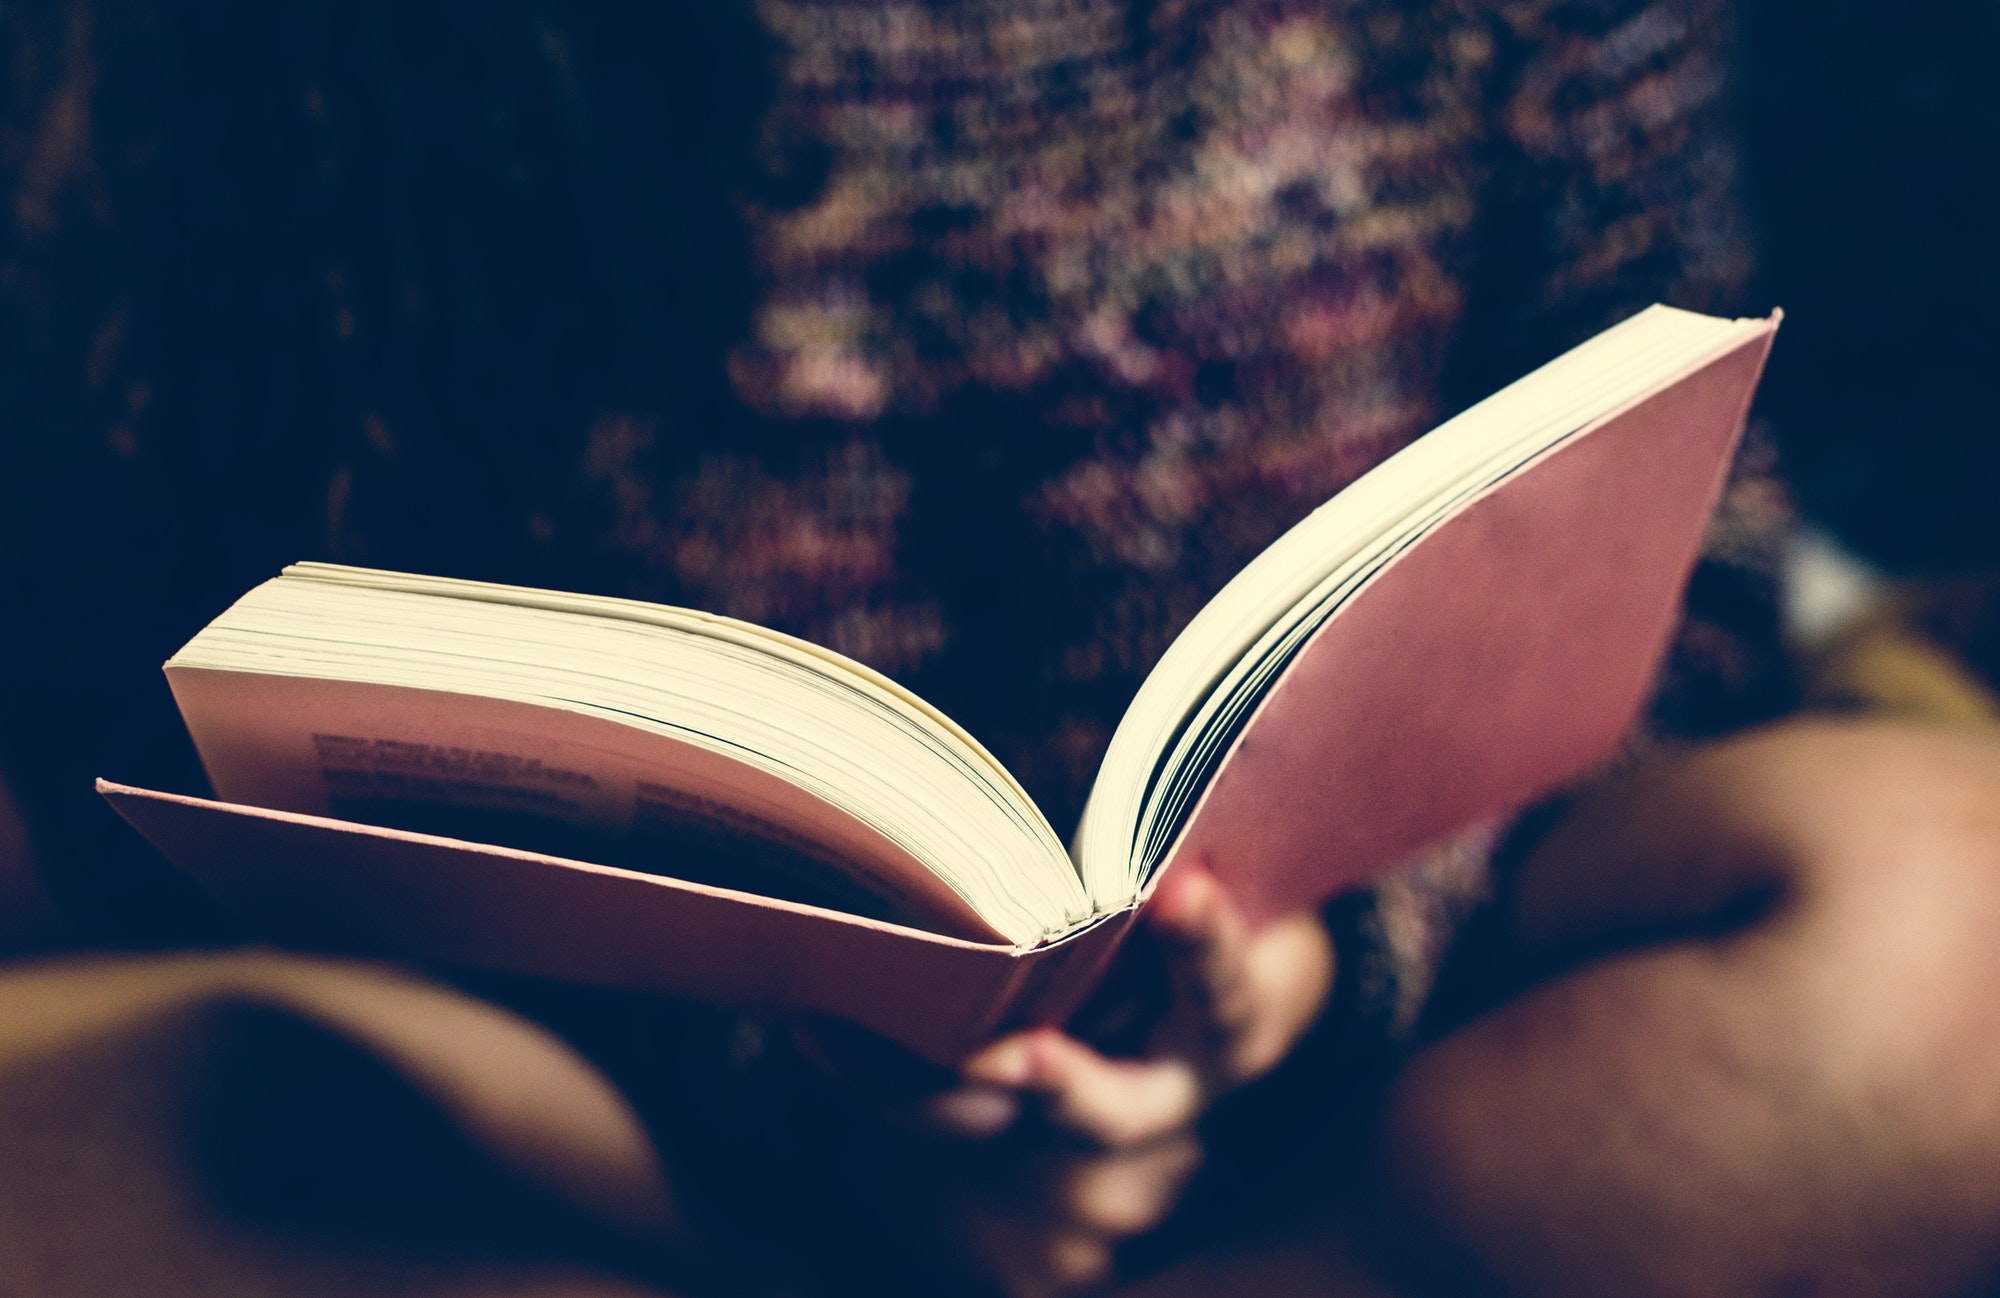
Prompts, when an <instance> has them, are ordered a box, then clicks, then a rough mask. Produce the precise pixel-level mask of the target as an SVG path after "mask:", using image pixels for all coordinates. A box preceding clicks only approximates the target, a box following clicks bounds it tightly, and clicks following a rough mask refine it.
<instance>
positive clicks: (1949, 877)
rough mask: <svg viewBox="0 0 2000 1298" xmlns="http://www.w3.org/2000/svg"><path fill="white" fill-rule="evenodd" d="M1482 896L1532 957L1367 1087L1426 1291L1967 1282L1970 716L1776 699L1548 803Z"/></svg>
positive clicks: (1998, 956)
mask: <svg viewBox="0 0 2000 1298" xmlns="http://www.w3.org/2000/svg"><path fill="white" fill-rule="evenodd" d="M1509 920H1510V926H1511V938H1512V943H1511V946H1512V952H1511V954H1512V957H1513V959H1514V960H1515V961H1516V962H1517V965H1518V966H1519V967H1520V968H1523V969H1528V970H1533V971H1539V972H1540V973H1541V974H1542V975H1544V978H1543V981H1541V982H1540V983H1539V984H1538V985H1536V986H1534V987H1532V988H1531V989H1530V990H1528V991H1527V992H1525V994H1522V995H1519V996H1518V997H1516V998H1514V999H1512V1000H1510V1001H1509V1002H1508V1003H1506V1004H1504V1005H1502V1006H1501V1007H1499V1008H1498V1009H1496V1010H1494V1011H1492V1012H1490V1013H1488V1014H1486V1015H1484V1016H1482V1017H1480V1018H1478V1019H1475V1020H1474V1021H1472V1022H1471V1023H1469V1024H1467V1025H1466V1026H1465V1027H1463V1028H1461V1029H1460V1030H1458V1031H1456V1032H1454V1033H1452V1034H1451V1035H1449V1036H1447V1037H1445V1038H1444V1039H1443V1040H1441V1041H1439V1042H1438V1043H1436V1044H1435V1045H1433V1046H1431V1047H1430V1048H1428V1049H1427V1050H1425V1051H1424V1052H1422V1053H1421V1054H1419V1055H1418V1056H1417V1058H1416V1059H1415V1060H1413V1061H1412V1063H1411V1065H1410V1067H1409V1068H1408V1069H1407V1071H1406V1072H1405V1073H1404V1075H1403V1076H1402V1077H1401V1078H1400V1080H1399V1081H1398V1083H1397V1085H1396V1091H1395V1094H1394V1097H1393V1101H1392V1104H1391V1106H1390V1110H1389V1113H1390V1121H1389V1125H1388V1129H1387V1148H1388V1150H1389V1166H1390V1171H1391V1173H1392V1175H1393V1177H1394V1180H1395V1182H1396V1183H1397V1184H1399V1185H1400V1187H1401V1190H1402V1194H1401V1195H1400V1197H1399V1198H1398V1199H1397V1208H1396V1210H1395V1211H1394V1213H1393V1214H1392V1216H1393V1217H1394V1218H1396V1219H1399V1220H1401V1221H1404V1222H1413V1223H1418V1226H1417V1227H1416V1229H1418V1230H1420V1231H1421V1232H1422V1234H1423V1247H1424V1250H1425V1252H1426V1253H1427V1254H1428V1255H1429V1256H1431V1257H1433V1258H1434V1257H1436V1256H1438V1255H1439V1254H1440V1252H1441V1251H1443V1250H1442V1249H1441V1245H1442V1244H1443V1243H1445V1242H1447V1241H1450V1242H1455V1243H1456V1244H1457V1245H1458V1246H1459V1248H1460V1249H1461V1250H1462V1257H1463V1259H1464V1262H1465V1264H1466V1269H1467V1270H1469V1271H1470V1272H1471V1273H1472V1274H1471V1275H1465V1274H1460V1275H1457V1276H1453V1277H1448V1279H1449V1281H1450V1285H1451V1291H1452V1292H1476V1291H1481V1288H1482V1282H1484V1283H1493V1284H1496V1285H1497V1287H1499V1288H1501V1289H1504V1290H1505V1291H1506V1292H1510V1293H1522V1294H1540V1293H1552V1294H1564V1295H1569V1294H1578V1295H1583V1294H1598V1293H1605V1294H1610V1293H1617V1294H1645V1295H1665V1294H1690V1295H1692V1294H1717V1293H1768V1294H1781V1293H1782V1294H1805V1293H1812V1294H1822V1295H1829V1296H1830V1295H1834V1294H1883V1295H1887V1294H1897V1295H1923V1294H1940V1295H1941V1294H1954V1293H1960V1292H1973V1291H1978V1292H1985V1289H1984V1288H1983V1287H1981V1286H1984V1285H1990V1284H1992V1283H1993V1282H1994V1280H1995V1279H1996V1276H1995V1274H1994V1270H1995V1267H1996V1262H1995V1259H1996V1258H2000V1102H1996V1100H1995V1098H1994V1097H1996V1096H2000V1008H1996V1007H2000V943H1996V942H1995V940H1994V934H1995V933H1996V932H2000V738H1996V737H1994V736H1993V735H1991V734H1982V733H1980V732H1976V731H1970V730H1966V731H1951V730H1944V729H1922V728H1918V727H1915V726H1906V725H1887V724H1880V723H1867V724H1852V723H1850V724H1832V723H1826V722H1802V723H1793V724H1789V725H1785V726H1780V727H1774V728H1773V729H1771V730H1768V731H1765V732H1763V733H1761V734H1756V735H1751V736H1747V737H1744V738H1741V739H1737V740H1733V741H1730V742H1727V743H1723V744H1718V745H1715V746H1712V747H1709V748H1707V749H1704V750H1699V751H1697V752H1694V753H1692V754H1689V755H1687V756H1684V757H1682V758H1679V759H1676V760H1674V761H1671V762H1667V763H1663V764H1661V765H1660V766H1659V767H1657V768H1655V769H1653V770H1651V771H1649V772H1645V773H1643V774H1641V775H1640V776H1637V777H1635V778H1631V779H1627V780H1624V781H1621V782H1619V783H1618V784H1616V785H1614V786H1611V787H1608V788H1606V789H1603V790H1601V791H1599V792H1598V793H1597V794H1596V795H1594V796H1592V797H1590V798H1587V799H1586V800H1585V801H1584V802H1583V803H1582V804H1581V805H1580V806H1579V807H1578V808H1577V810H1576V811H1575V812H1574V813H1573V814H1572V815H1571V816H1570V817H1569V818H1568V819H1567V820H1566V822H1565V823H1564V824H1563V825H1562V826H1561V827H1559V828H1558V829H1557V830H1556V831H1555V833H1553V834H1552V835H1551V836H1550V838H1549V839H1548V840H1547V841H1546V843H1545V844H1544V845H1543V846H1542V847H1541V849H1540V850H1539V851H1538V852H1537V853H1536V854H1535V856H1534V857H1533V858H1532V859H1531V860H1530V861H1529V862H1528V864H1527V866H1526V867H1525V869H1524V871H1523V873H1522V876H1521V878H1520V880H1519V887H1518V889H1517V891H1516V894H1515V899H1514V903H1513V906H1512V910H1511V914H1510V915H1509ZM1551 970H1555V971H1558V972H1556V974H1555V976H1553V977H1549V976H1547V975H1548V973H1549V971H1551Z"/></svg>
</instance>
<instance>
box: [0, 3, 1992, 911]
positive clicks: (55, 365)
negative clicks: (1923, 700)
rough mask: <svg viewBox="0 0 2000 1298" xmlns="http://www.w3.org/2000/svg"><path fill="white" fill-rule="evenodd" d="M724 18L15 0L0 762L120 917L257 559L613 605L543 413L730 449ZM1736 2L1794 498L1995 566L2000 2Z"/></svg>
mask: <svg viewBox="0 0 2000 1298" xmlns="http://www.w3.org/2000/svg"><path fill="white" fill-rule="evenodd" d="M743 8H747V5H741V6H739V5H732V4H724V3H719V2H711V0H690V2H689V3H684V4H672V5H663V6H653V7H643V6H633V5H625V4H621V5H612V4H603V3H571V4H562V5H557V4H535V3H527V2H522V3H513V4H505V5H493V4H487V3H471V2H470V0H457V2H454V0H424V2H423V3H401V2H392V0H351V2H347V3H331V2H329V0H303V2H301V3H295V4H286V5H271V4H266V3H250V2H249V0H215V2H212V3H189V4H184V5H167V4H161V3H148V2H144V0H102V2H101V3H94V4H84V3H74V2H72V3H60V2H57V0H46V2H44V3H38V4H25V5H8V6H4V7H0V168H4V172H0V174H3V175H4V183H5V186H6V200H7V203H8V205H9V207H8V211H7V213H6V217H5V220H4V223H3V224H0V240H4V242H0V673H4V680H5V682H6V684H5V687H4V689H0V775H4V777H5V779H6V781H7V783H9V784H10V785H12V787H13V788H14V789H15V790H16V791H17V793H18V794H19V795H20V797H21V800H22V801H23V802H24V803H25V804H27V805H29V806H31V807H33V808H35V809H36V814H37V819H38V822H39V823H41V824H44V825H48V824H60V825H63V826H65V827H66V828H65V831H64V832H65V833H66V834H67V835H68V838H67V839H66V840H65V841H64V842H63V843H61V844H53V843H46V842H45V843H44V844H43V845H42V846H43V855H44V857H45V859H47V860H48V861H49V862H50V864H51V865H52V867H53V868H52V870H51V875H52V878H53V880H54V882H55V883H56V884H57V886H58V887H59V889H60V890H61V891H63V892H64V893H65V894H67V896H68V898H69V900H71V901H72V903H77V904H79V905H80V907H81V909H82V910H83V911H84V912H85V913H88V914H90V915H92V916H93V917H94V918H95V919H96V920H97V921H98V922H99V923H100V924H101V926H102V927H103V929H104V931H105V932H107V933H109V934H112V935H114V936H116V937H118V938H120V939H121V940H128V941H147V940H165V939H166V938H167V937H169V936H176V937H177V936H184V935H186V934H188V933H190V932H194V931H197V930H199V929H200V928H201V927H202V926H203V925H204V924H209V923H211V922H212V921H211V920H210V919H209V918H208V917H206V916H205V914H204V912H203V911H202V910H201V908H200V905H199V903H197V902H196V901H195V900H194V899H193V898H191V897H189V896H187V895H185V894H183V893H182V892H180V891H179V890H178V888H177V886H176V885H175V884H174V883H173V882H172V880H171V879H170V878H168V877H167V876H166V875H165V873H164V872H163V871H160V870H139V869H134V868H132V867H131V861H132V858H133V854H134V853H135V852H136V851H137V850H138V846H137V843H136V840H134V839H133V838H132V836H131V835H130V834H129V832H128V831H126V830H125V829H124V828H123V826H122V825H119V824H118V823H117V822H116V821H115V820H113V819H112V818H111V817H110V816H109V815H108V814H106V813H105V812H104V811H103V809H102V807H101V806H100V805H98V804H97V803H96V800H95V797H94V795H93V794H91V792H90V791H89V788H88V783H87V780H88V777H89V776H90V775H94V774H106V775H111V776H115V777H118V778H121V779H126V780H131V781H134V782H140V783H151V784H154V785H156V786H160V787H169V788H175V787H184V788H198V787H200V775H199V771H198V767H197V766H196V764H195V762H194V760H193V754H192V752H191V750H190V748H189V746H188V745H187V743H186V741H185V739H184V737H183V736H182V734H181V729H180V726H179V724H178V721H177V719H176V718H175V715H174V712H173V708H172V703H171V700H170V699H169V697H168V696H167V693H166V690H165V689H164V688H163V686H162V684H161V681H160V677H159V675H158V672H157V665H158V664H159V662H160V661H162V660H163V659H164V658H165V657H167V655H168V654H170V653H171V652H172V651H173V650H174V649H175V648H177V647H178V646H179V645H180V644H181V643H182V642H183V641H184V640H185V639H186V638H187V637H188V636H189V635H191V634H192V633H193V632H194V631H195V630H196V629H197V628H198V627H199V626H200V625H201V623H202V622H204V621H205V620H206V619H207V618H208V617H210V616H212V615H213V614H214V613H215V612H216V611H217V610H219V609H220V608H222V607H223V606H224V605H226V604H227V603H228V602H229V601H230V600H231V599H233V598H234V597H235V596H236V595H238V594H240V593H241V592H242V591H243V590H245V589H247V588H248V587H249V586H251V585H252V584H254V583H255V582H257V581H259V580H262V579H264V578H265V577H268V576H269V575H270V574H271V573H272V572H274V571H275V570H276V569H277V568H278V567H279V566H281V565H282V564H284V563H286V562H289V561H291V560H293V559H295V558H300V557H308V556H314V557H318V556H332V555H337V556H338V557H340V558H343V559H347V560H350V561H355V562H364V563H365V562H368V561H369V560H370V559H371V558H373V557H376V556H393V558H394V562H395V563H397V564H398V565H402V566H409V567H413V568H420V569H425V570H432V571H441V572H450V573H453V574H457V575H464V576H470V577H493V578H501V579H506V580H513V581H531V582H537V583H545V584H551V585H561V586H571V587H576V588H595V589H613V590H619V591H620V592H621V593H629V592H633V591H634V589H635V584H634V580H633V578H634V574H629V573H620V572H618V571H617V570H616V565H617V564H618V563H619V562H620V560H619V558H618V556H616V555H615V554H611V553H607V552H606V551H604V550H603V549H602V548H601V546H599V545H597V544H596V543H595V542H594V540H593V538H595V537H599V536H601V535H602V534H603V530H604V528H603V521H604V520H602V519H601V518H597V517H596V515H597V514H598V513H601V512H602V511H603V509H604V508H605V505H606V502H604V501H602V500H599V499H596V498H594V497H585V496H577V495H575V494H574V492H573V488H572V487H570V486H566V485H565V484H568V483H570V482H572V480H573V474H571V473H570V472H569V471H568V468H567V466H572V465H574V464H575V463H576V462H577V461H578V457H579V454H580V448H579V447H578V446H577V445H576V444H575V441H574V435H573V434H572V435H566V436H568V437H569V440H562V439H560V438H552V437H551V436H550V435H549V433H548V430H552V429H571V430H578V429H583V428H586V427H587V426H588V424H589V420H590V416H591V414H592V412H593V411H595V410H601V409H605V408H626V409H646V410H665V411H670V412H673V414H672V415H671V418H673V419H675V420H678V421H679V423H678V425H677V426H676V427H674V428H670V429H667V430H665V433H666V434H667V435H670V436H671V437H673V438H674V439H676V440H678V441H679V442H682V443H685V444H686V445H688V446H691V447H695V448H698V447H699V446H700V445H701V444H702V440H703V439H704V438H708V437H714V438H720V437H727V436H733V435H737V434H738V433H740V432H741V430H740V429H737V428H733V427H732V425H731V422H730V418H731V417H730V414H729V409H730V401H729V397H728V391H727V386H726V382H725V379H724V374H723V368H722V347H723V345H724V344H725V343H726V342H727V340H729V339H732V338H734V337H736V336H738V335H739V334H740V332H741V328H742V321H743V317H742V313H743V312H744V311H745V309H746V306H747V302H748V300H749V293H748V290H747V284H748V281H747V278H746V277H747V274H748V267H747V250H746V249H745V248H744V247H743V246H742V245H741V239H740V235H739V234H738V232H737V226H736V223H735V221H734V219H733V216H732V213H733V210H734V209H733V207H732V204H733V203H735V202H736V201H739V200H741V199H743V198H745V197H749V198H755V199H757V200H759V201H762V202H768V203H775V204H783V203H785V202H787V201H792V200H795V199H797V198H800V197H803V196H804V195H805V194H808V193H810V192H811V189H812V187H813V186H814V184H815V183H816V181H817V173H816V171H815V167H816V165H817V163H818V161H819V160H818V159H816V158H815V157H814V155H813V152H812V149H811V148H810V147H808V146H806V145H803V144H796V146H795V142H788V141H783V140H778V141H771V140H763V141H761V142H758V141H756V140H755V136H756V133H757V131H758V130H759V129H760V127H759V124H760V121H761V114H760V108H761V106H762V104H763V102H764V99H765V96H766V95H767V93H768V90H769V80H768V73H767V72H766V70H765V69H766V63H765V60H766V57H767V54H768V51H767V50H766V49H765V47H764V46H763V44H762V42H761V38H760V37H759V36H758V35H757V33H756V32H755V31H754V30H752V29H751V28H750V26H749V25H748V24H747V23H746V22H745V21H744V20H743V19H742V18H741V16H740V13H739V10H740V9H743ZM1737 14H1738V19H1737V20H1738V23H1739V31H1738V33H1737V34H1738V37H1739V41H1738V47H1739V50H1740V56H1741V57H1740V67H1739V76H1738V80H1737V87H1736V97H1737V103H1738V106H1739V109H1740V117H1741V122H1742V126H1743V131H1744V140H1745V144H1746V149H1747V158H1748V163H1749V166H1748V173H1747V174H1748V178H1749V185H1748V191H1747V193H1746V195H1745V197H1746V201H1747V203H1748V205H1749V207H1750V210H1751V213H1752V215H1753V217H1754V219H1755V221H1756V223H1757V226H1758V228H1759V230H1760V236H1761V245H1762V255H1763V260H1762V266H1763V272H1762V273H1763V282H1762V286H1761V288H1760V290H1759V300H1758V302H1756V303H1754V304H1752V305H1754V306H1755V307H1757V308H1758V309H1762V307H1763V306H1764V305H1765V304H1768V303H1776V304H1780V305H1782V306H1783V307H1784V308H1785V309H1786V311H1787V319H1786V324H1785V329H1784V333H1783V336H1782V339H1781V341H1780V343H1779V345H1778V347H1777V350H1776V353H1775V355H1774V358H1773V360H1772V363H1771V368H1770V373H1769V376H1768V378H1767V381H1766V385H1765V388H1764V394H1763V397H1762V404H1761V407H1760V410H1761V413H1762V415H1763V416H1764V417H1765V418H1766V419H1767V420H1768V421H1769V422H1770V424H1771V426H1772V427H1773V428H1774V429H1775V431H1776V433H1777V436H1778V440H1779V443H1780V445H1781V448H1782V450H1783V452H1784V455H1785V459H1786V468H1787V473H1788V476H1789V477H1790V479H1791V481H1792V482H1793V484H1794V486H1795V489H1796V491H1797V495H1798V498H1799V500H1800V502H1801V504H1802V505H1803V507H1804V509H1805V511H1806V512H1807V514H1808V515H1809V516H1810V517H1812V518H1813V519H1815V520H1817V521H1818V522H1819V523H1821V524H1822V525H1823V526H1825V527H1827V528H1829V529H1830V530H1832V531H1833V532H1834V533H1836V534H1837V535H1838V536H1840V537H1841V538H1843V539H1844V540H1845V541H1846V542H1847V543H1848V544H1849V545H1850V546H1852V547H1853V548H1854V549H1855V550H1856V551H1857V552H1859V553H1860V554H1862V555H1864V556H1866V557H1868V558H1870V559H1872V560H1874V561H1876V562H1878V563H1880V564H1883V565H1885V566H1888V567H1890V568H1892V569H1895V570H1898V571H1903V572H1911V573H1948V572H1963V571H1970V570H1979V569H1988V568H1991V567H1993V566H1994V565H1995V564H1996V563H2000V510H1996V508H1995V484H1996V482H2000V438H1996V437H1995V436H1994V434H1993V415H1992V409H1991V405H1990V403H1989V399H1988V394H1987V387H1988V382H1987V381H1988V376H1989V374H1990V372H1991V371H1992V369H1993V365H1992V360H1993V357H1994V355H1995V350H1996V349H1995V327H1994V324H1993V315H1992V307H1991V305H1990V304H1991V303H1992V301H1993V300H1994V298H1995V295H1996V290H2000V240H1996V239H1995V238H1994V237H1993V235H1992V234H1991V230H1992V228H1993V226H1994V224H1995V212H1994V208H1993V206H1992V203H1991V200H1990V197H1989V195H1990V192H1991V191H1992V190H1993V189H1994V187H1995V185H1994V180H1995V176H1996V170H2000V94H1996V93H1995V91H1994V89H1993V81H1992V75H1991V69H1992V68H1993V67H1995V66H1996V65H2000V6H1996V5H1992V4H1987V3H1977V2H1975V0H1924V2H1921V3H1911V2H1909V0H1824V2H1822V3H1815V4H1811V5H1805V4H1797V3H1773V2H1772V0H1750V2H1749V3H1746V4H1744V5H1743V6H1742V7H1741V8H1740V9H1739V10H1738V11H1737ZM753 143H761V146H762V147H761V150H753V149H752V145H753ZM753 151H761V153H762V155H763V156H764V157H765V158H766V159H776V161H775V163H774V164H772V165H768V166H765V167H762V168H760V169H756V170H753V169H751V168H750V167H748V166H747V165H745V161H744V160H745V159H746V158H747V157H748V156H749V155H750V154H751V153H752V152H753ZM330 393H333V394H344V395H341V396H339V397H337V398H334V399H332V400H330V399H329V397H328V394H330ZM377 470H380V471H379V472H378V471H377ZM390 470H393V472H392V471H390ZM329 484H332V486H331V487H329ZM342 493H349V494H360V495H367V496H369V497H370V499H371V500H372V502H373V504H372V507H371V508H370V509H369V510H367V511H365V516H366V517H367V518H368V519H370V520H372V525H373V526H374V527H375V528H376V530H375V531H374V532H372V533H369V534H365V535H363V534H350V533H343V532H342V531H341V528H342V526H343V524H342V519H343V518H345V517H347V516H348V512H347V511H344V510H343V508H342V506H343V504H344V501H343V499H342V498H341V494H342ZM495 502H499V504H498V505H497V506H496V504H495ZM496 508H497V509H498V510H499V513H498V514H497V515H496V513H495V511H496ZM475 519H476V520H478V525H477V526H473V525H472V521H473V520H475ZM642 593H643V592H642ZM659 593H660V594H663V595H670V594H671V592H659Z"/></svg>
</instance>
